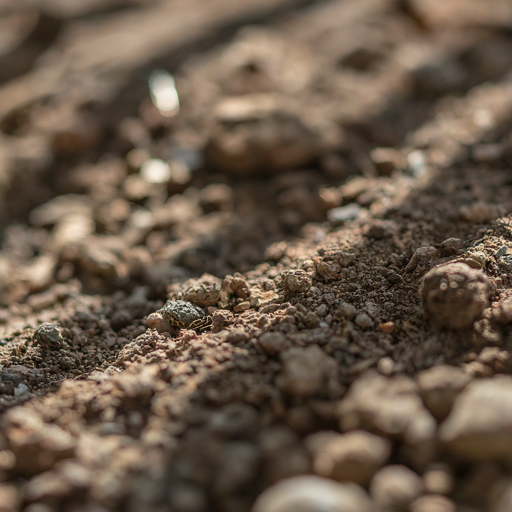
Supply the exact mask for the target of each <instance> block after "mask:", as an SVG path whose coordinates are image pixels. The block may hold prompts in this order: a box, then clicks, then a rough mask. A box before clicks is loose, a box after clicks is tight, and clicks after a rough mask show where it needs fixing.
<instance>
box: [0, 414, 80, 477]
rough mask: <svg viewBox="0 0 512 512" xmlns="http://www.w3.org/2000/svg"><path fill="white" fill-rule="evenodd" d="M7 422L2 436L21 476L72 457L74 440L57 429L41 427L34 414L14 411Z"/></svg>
mask: <svg viewBox="0 0 512 512" xmlns="http://www.w3.org/2000/svg"><path fill="white" fill-rule="evenodd" d="M6 421H7V424H6V429H5V433H6V435H7V439H8V442H9V448H10V450H11V451H12V452H13V453H14V455H15V456H16V466H15V470H16V471H18V472H19V473H20V474H22V475H25V476H33V475H36V474H38V473H40V472H42V471H46V470H48V469H50V468H52V467H53V466H54V465H55V464H56V463H57V462H58V461H59V460H62V459H67V458H71V457H74V455H75V445H76V443H75V440H74V439H73V437H72V436H71V435H70V434H69V433H68V432H66V431H65V430H63V429H61V428H60V427H58V426H57V425H53V424H48V423H44V422H43V420H42V419H41V417H40V416H39V415H38V414H37V413H36V412H35V411H32V410H30V409H28V408H27V407H15V408H13V409H10V410H9V412H8V413H7V415H6Z"/></svg>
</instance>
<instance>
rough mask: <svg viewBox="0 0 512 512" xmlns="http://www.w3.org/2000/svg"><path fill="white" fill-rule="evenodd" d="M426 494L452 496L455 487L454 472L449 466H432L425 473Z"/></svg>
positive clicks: (439, 464) (440, 464)
mask: <svg viewBox="0 0 512 512" xmlns="http://www.w3.org/2000/svg"><path fill="white" fill-rule="evenodd" d="M423 483H424V485H425V492H427V493H428V494H442V495H447V494H450V493H451V492H452V491H453V489H454V487H455V480H454V477H453V473H452V470H451V469H450V467H449V466H448V464H444V463H437V464H432V465H430V466H429V467H428V468H427V469H426V470H425V472H424V473H423Z"/></svg>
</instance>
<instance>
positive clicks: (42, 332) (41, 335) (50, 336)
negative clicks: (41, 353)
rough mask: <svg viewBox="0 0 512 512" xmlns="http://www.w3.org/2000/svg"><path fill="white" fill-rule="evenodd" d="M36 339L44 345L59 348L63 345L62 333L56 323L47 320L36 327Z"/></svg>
mask: <svg viewBox="0 0 512 512" xmlns="http://www.w3.org/2000/svg"><path fill="white" fill-rule="evenodd" d="M34 341H35V342H36V343H38V344H39V345H41V346H42V347H45V348H51V349H57V348H60V346H61V345H62V335H61V333H60V329H59V328H58V327H57V326H56V325H55V324H51V323H48V322H45V323H44V324H41V325H40V326H39V327H38V328H37V329H36V332H35V334H34Z"/></svg>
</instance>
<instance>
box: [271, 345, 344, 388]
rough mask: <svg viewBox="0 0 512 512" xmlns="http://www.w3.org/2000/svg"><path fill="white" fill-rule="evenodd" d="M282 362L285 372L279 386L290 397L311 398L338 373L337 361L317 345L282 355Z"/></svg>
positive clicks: (294, 349) (290, 350) (292, 350)
mask: <svg viewBox="0 0 512 512" xmlns="http://www.w3.org/2000/svg"><path fill="white" fill-rule="evenodd" d="M281 360H282V362H283V370H282V372H281V375H280V376H279V379H278V384H279V386H280V387H281V389H282V390H283V391H285V392H286V393H288V394H290V395H295V396H309V395H313V394H315V393H318V392H319V391H321V390H322V388H323V387H324V386H325V385H326V384H327V382H328V380H329V379H330V378H331V377H332V376H334V375H335V372H336V362H335V360H334V359H332V358H330V357H329V356H328V355H327V354H326V353H325V352H324V351H323V350H322V349H320V348H319V347H318V346H316V345H313V346H311V347H307V348H291V349H289V350H287V351H286V352H283V353H282V354H281Z"/></svg>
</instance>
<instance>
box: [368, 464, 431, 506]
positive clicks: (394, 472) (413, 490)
mask: <svg viewBox="0 0 512 512" xmlns="http://www.w3.org/2000/svg"><path fill="white" fill-rule="evenodd" d="M421 494H423V482H422V481H421V478H420V477H419V476H418V475H417V474H416V473H414V471H411V470H410V469H409V468H407V467H405V466H401V465H398V464H396V465H392V466H386V467H385V468H383V469H381V470H380V471H379V472H378V473H377V474H376V475H375V476H374V477H373V480H372V482H371V484H370V495H371V497H372V498H373V499H374V501H375V503H376V504H377V505H378V506H379V507H380V508H379V509H378V510H382V511H383V512H400V511H403V512H405V511H408V510H409V506H410V504H411V503H412V502H413V501H414V500H415V499H416V498H418V497H419V496H421Z"/></svg>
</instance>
